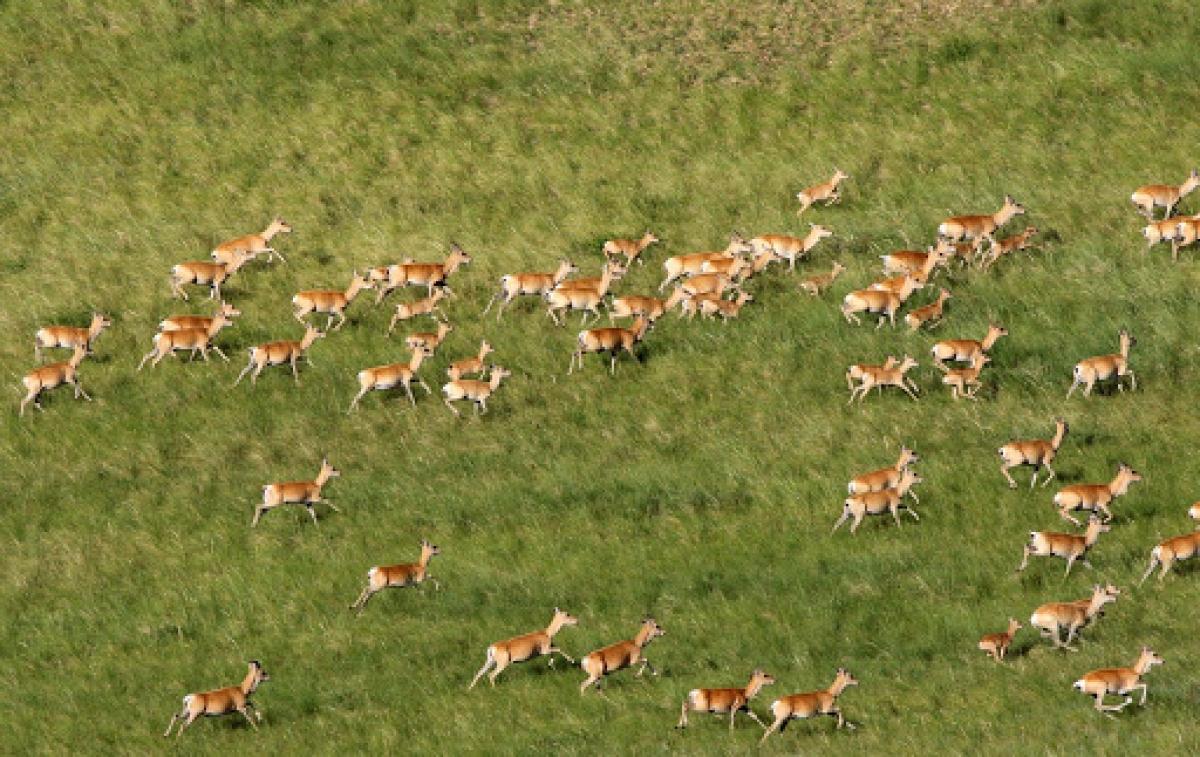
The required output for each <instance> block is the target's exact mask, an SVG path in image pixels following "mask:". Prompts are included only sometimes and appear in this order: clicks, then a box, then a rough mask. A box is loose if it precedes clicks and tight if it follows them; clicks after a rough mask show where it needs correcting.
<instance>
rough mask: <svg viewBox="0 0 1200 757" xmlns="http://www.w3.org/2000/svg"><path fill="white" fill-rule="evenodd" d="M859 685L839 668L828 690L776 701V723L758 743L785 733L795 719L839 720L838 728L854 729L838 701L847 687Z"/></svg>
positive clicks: (773, 710)
mask: <svg viewBox="0 0 1200 757" xmlns="http://www.w3.org/2000/svg"><path fill="white" fill-rule="evenodd" d="M857 683H858V679H857V678H855V677H854V676H852V675H851V674H850V671H849V670H846V669H845V668H838V670H837V674H836V675H835V676H834V679H833V684H832V685H831V686H830V687H829V688H828V689H822V690H820V691H810V692H808V693H805V694H792V695H791V696H786V697H782V698H780V699H776V700H775V701H774V702H773V703H772V704H771V714H772V715H774V716H775V722H774V723H772V724H771V727H770V728H768V729H767V732H766V733H764V734H763V737H762V740H761V741H759V742H758V743H760V744H761V743H762V742H763V741H766V740H767V737H768V736H770V735H771V734H772V733H775V732H776V731H780V732H783V729H784V728H786V727H787V724H788V722H789V721H791V720H793V719H798V720H807V719H808V718H814V717H816V716H818V715H829V716H830V717H834V718H837V727H838V728H841V727H842V726H845V727H847V728H854V727H855V725H854V724H853V723H851V722H850V721H849V720H846V718H845V717H843V716H842V708H841V707H838V703H837V700H838V697H840V696H841V695H842V692H843V691H845V690H846V687H848V686H854V685H856V684H857Z"/></svg>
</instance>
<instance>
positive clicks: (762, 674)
mask: <svg viewBox="0 0 1200 757" xmlns="http://www.w3.org/2000/svg"><path fill="white" fill-rule="evenodd" d="M772 683H775V676H773V675H771V674H770V673H768V672H767V671H765V670H763V669H762V668H757V669H755V671H754V672H753V673H751V674H750V685H749V686H747V687H746V689H747V691H748V692H749V691H752V692H755V693H757V692H758V690H759V689H761V688H762V687H763V686H768V685H770V684H772Z"/></svg>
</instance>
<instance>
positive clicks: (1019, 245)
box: [983, 226, 1038, 271]
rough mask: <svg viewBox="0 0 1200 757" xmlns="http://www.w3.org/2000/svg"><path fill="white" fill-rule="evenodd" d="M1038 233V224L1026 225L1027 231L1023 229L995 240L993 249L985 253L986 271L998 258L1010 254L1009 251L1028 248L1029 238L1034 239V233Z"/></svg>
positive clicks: (984, 267)
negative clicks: (1018, 232)
mask: <svg viewBox="0 0 1200 757" xmlns="http://www.w3.org/2000/svg"><path fill="white" fill-rule="evenodd" d="M1037 233H1038V230H1037V227H1036V226H1026V227H1025V231H1022V232H1021V233H1020V234H1014V235H1012V236H1009V237H1005V238H1004V239H1001V240H999V241H993V242H992V247H991V249H989V250H988V251H987V252H986V253H985V254H984V258H983V270H985V271H986V270H988V269H990V268H991V267H992V266H993V265H995V263H996V261H997V260H999V259H1000V258H1002V257H1004V256H1005V255H1008V254H1009V253H1012V252H1015V251H1017V250H1022V251H1024V250H1028V249H1029V240H1030V239H1032V238H1033V235H1034V234H1037Z"/></svg>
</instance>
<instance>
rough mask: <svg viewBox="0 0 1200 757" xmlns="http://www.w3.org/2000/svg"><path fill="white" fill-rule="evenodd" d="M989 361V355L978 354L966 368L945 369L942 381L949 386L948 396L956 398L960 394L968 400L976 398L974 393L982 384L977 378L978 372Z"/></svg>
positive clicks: (990, 360)
mask: <svg viewBox="0 0 1200 757" xmlns="http://www.w3.org/2000/svg"><path fill="white" fill-rule="evenodd" d="M990 362H992V359H991V358H990V357H988V356H987V355H980V356H979V357H977V358H975V362H973V363H971V364H970V365H969V366H967V367H966V368H952V369H950V370H948V371H946V375H944V376H942V383H943V384H945V385H946V386H948V387H950V397H951V398H952V399H958V398H959V397H960V396H962V397H966V398H967V399H969V400H978V399H979V398H978V397H976V396H975V393H976V392H977V391H979V388H980V387H982V386H983V383H982V382H980V380H979V374H980V373H981V372H982V371H983V367H984V366H985V365H987V364H988V363H990ZM972 387H974V388H972Z"/></svg>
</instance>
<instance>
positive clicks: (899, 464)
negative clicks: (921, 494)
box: [846, 444, 921, 497]
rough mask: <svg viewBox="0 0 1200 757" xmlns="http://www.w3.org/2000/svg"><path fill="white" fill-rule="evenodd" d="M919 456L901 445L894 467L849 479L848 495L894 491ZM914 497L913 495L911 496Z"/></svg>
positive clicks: (918, 459)
mask: <svg viewBox="0 0 1200 757" xmlns="http://www.w3.org/2000/svg"><path fill="white" fill-rule="evenodd" d="M920 459H921V458H920V456H919V455H917V453H916V452H913V451H912V450H911V449H909V448H908V447H905V446H904V445H903V444H902V445H900V459H899V460H897V461H896V464H895V465H892V466H890V467H887V468H880V469H879V470H874V471H871V472H870V473H864V474H863V475H861V476H856V477H855V478H853V479H851V481H850V484H849V486H847V487H846V488H847V491H848V493H849V494H866V493H867V492H877V491H881V490H883V489H895V488H896V486H897V485H898V484H899V483H900V477H901V476H903V475H904V472H905V471H906V470H908V466H910V465H912V464H913V463H915V462H918V461H920ZM913 496H914V497H915V496H916V495H915V494H914V495H913Z"/></svg>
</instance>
